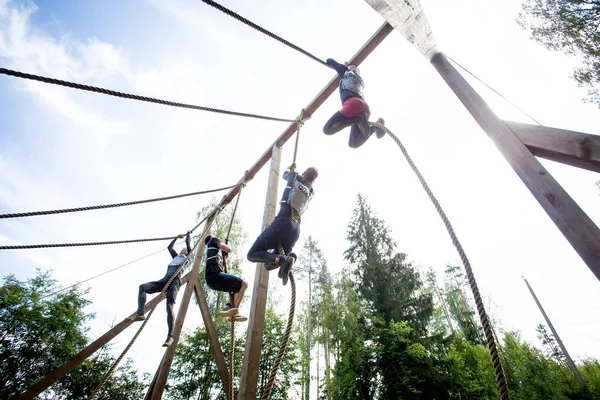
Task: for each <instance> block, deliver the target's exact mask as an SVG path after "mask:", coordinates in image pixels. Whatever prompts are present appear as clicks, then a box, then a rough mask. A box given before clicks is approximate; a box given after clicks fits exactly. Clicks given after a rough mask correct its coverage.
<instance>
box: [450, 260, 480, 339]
mask: <svg viewBox="0 0 600 400" xmlns="http://www.w3.org/2000/svg"><path fill="white" fill-rule="evenodd" d="M445 274H446V279H445V285H444V286H445V287H444V291H445V295H446V304H447V305H448V310H449V313H450V316H451V318H452V320H453V321H454V322H455V323H456V325H457V326H458V328H459V329H460V331H461V332H462V334H463V335H464V337H465V338H466V339H467V340H469V341H471V342H473V343H478V344H484V343H485V339H484V337H483V330H482V328H481V327H480V325H479V323H478V321H477V319H476V316H475V311H474V304H469V302H468V301H467V298H471V296H469V297H467V296H468V295H467V293H466V288H467V287H468V286H467V278H466V276H465V275H464V274H463V273H462V271H461V268H460V267H457V266H451V265H448V266H447V267H446V271H445Z"/></svg>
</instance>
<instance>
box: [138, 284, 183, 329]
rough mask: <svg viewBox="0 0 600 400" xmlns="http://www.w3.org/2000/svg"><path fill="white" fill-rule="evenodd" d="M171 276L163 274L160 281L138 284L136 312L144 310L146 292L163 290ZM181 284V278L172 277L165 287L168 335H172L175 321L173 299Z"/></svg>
mask: <svg viewBox="0 0 600 400" xmlns="http://www.w3.org/2000/svg"><path fill="white" fill-rule="evenodd" d="M170 278H171V277H170V276H165V277H164V278H162V279H161V280H160V281H154V282H148V283H144V284H143V285H140V292H139V294H138V312H139V311H141V312H144V304H146V294H152V293H158V292H160V291H162V290H163V288H164V287H165V284H166V283H167V282H168V281H169V279H170ZM180 286H181V279H180V278H179V277H177V278H175V279H173V282H171V284H170V285H169V289H167V326H168V327H169V333H168V335H169V336H172V335H173V323H174V322H175V312H174V311H173V306H174V305H175V299H176V298H177V292H179V287H180Z"/></svg>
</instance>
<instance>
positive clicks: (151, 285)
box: [133, 231, 192, 347]
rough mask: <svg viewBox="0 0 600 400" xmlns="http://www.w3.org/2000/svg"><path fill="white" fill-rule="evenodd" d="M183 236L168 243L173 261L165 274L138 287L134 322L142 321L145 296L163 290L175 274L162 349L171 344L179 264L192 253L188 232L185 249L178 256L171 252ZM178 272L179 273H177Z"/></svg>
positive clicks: (179, 274) (181, 271)
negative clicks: (166, 330) (166, 332)
mask: <svg viewBox="0 0 600 400" xmlns="http://www.w3.org/2000/svg"><path fill="white" fill-rule="evenodd" d="M183 236H184V235H183V234H180V235H178V236H175V238H174V239H173V240H172V241H171V243H169V246H168V247H167V250H169V253H170V254H171V257H173V260H172V261H171V262H170V263H169V266H168V267H167V273H166V274H165V276H164V277H163V278H162V279H160V280H158V281H152V282H147V283H144V284H142V285H140V291H139V294H138V309H137V312H136V313H135V316H134V318H133V320H134V321H143V320H144V319H145V317H144V305H145V304H146V295H147V294H152V293H158V292H161V291H162V290H163V288H164V287H165V285H166V284H167V282H168V281H169V279H171V277H172V276H173V275H174V274H175V273H177V276H176V277H175V278H174V279H173V281H172V282H171V284H170V285H169V288H168V289H167V326H168V328H169V330H168V334H167V340H166V341H165V343H164V344H163V347H168V346H170V345H171V344H172V343H173V323H174V321H175V312H174V311H173V306H174V305H175V300H176V299H177V292H179V287H180V286H181V275H182V273H183V270H184V268H181V269H179V267H180V266H181V264H183V262H184V261H185V260H186V258H187V255H188V254H189V253H191V252H192V246H191V244H190V232H189V231H188V233H187V235H186V236H185V248H183V249H182V250H181V251H180V252H179V254H177V252H176V251H175V250H173V245H175V242H176V241H177V239H182V238H183ZM177 270H179V272H177Z"/></svg>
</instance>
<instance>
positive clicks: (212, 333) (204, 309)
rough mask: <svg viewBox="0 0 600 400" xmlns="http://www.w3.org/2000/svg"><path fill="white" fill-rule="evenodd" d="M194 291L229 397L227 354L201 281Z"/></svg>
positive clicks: (224, 388) (224, 389)
mask: <svg viewBox="0 0 600 400" xmlns="http://www.w3.org/2000/svg"><path fill="white" fill-rule="evenodd" d="M194 293H195V294H196V300H197V301H198V307H200V312H201V314H202V320H203V321H204V327H205V328H206V333H207V334H208V341H209V343H210V350H211V351H212V353H213V357H214V358H215V362H216V364H217V370H218V371H219V376H220V377H221V382H222V383H223V391H224V392H225V394H226V396H227V398H229V387H230V386H229V370H228V369H227V361H226V360H225V355H223V349H222V348H221V343H220V342H219V337H218V336H217V331H216V330H215V324H214V323H213V320H212V317H211V315H210V309H209V308H208V303H207V301H206V295H205V294H204V288H203V287H202V283H201V282H197V283H196V285H194Z"/></svg>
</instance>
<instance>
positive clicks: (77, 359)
mask: <svg viewBox="0 0 600 400" xmlns="http://www.w3.org/2000/svg"><path fill="white" fill-rule="evenodd" d="M189 279H190V274H189V273H188V274H186V275H185V276H183V277H182V278H181V283H182V284H184V283H186V282H188V281H189ZM165 298H166V296H157V297H155V298H153V299H152V300H150V301H149V302H147V303H146V305H145V306H144V314H146V313H147V312H149V311H150V310H151V309H152V308H153V307H154V306H155V305H157V304H158V303H160V302H161V301H163V300H164V299H165ZM134 315H135V313H134V314H131V315H130V316H129V317H127V318H125V319H123V320H122V321H121V322H119V323H118V324H117V325H115V326H114V327H113V328H111V329H110V330H108V331H107V332H106V333H105V334H104V335H102V336H100V337H99V338H98V339H96V340H94V341H93V342H92V343H90V344H89V345H87V346H86V347H85V348H84V349H83V350H81V351H80V352H79V353H77V354H76V355H74V356H73V358H71V359H70V360H68V361H66V362H65V363H64V364H63V365H61V366H60V367H58V368H56V369H55V370H54V371H52V372H51V373H50V374H49V375H48V376H46V377H45V378H44V379H42V380H41V381H39V382H38V383H36V384H35V385H33V386H32V387H31V389H29V390H28V391H27V392H25V393H23V394H22V395H20V396H18V397H16V398H15V400H33V399H34V398H35V397H36V396H37V395H39V394H40V393H42V392H43V391H44V390H46V389H48V388H49V387H50V386H52V384H54V383H55V382H56V381H58V380H59V379H60V378H62V377H63V376H65V375H66V374H68V373H69V372H70V371H71V370H72V369H73V368H75V367H77V366H78V365H79V364H81V363H82V362H83V361H85V360H86V359H87V358H88V357H90V356H91V355H92V354H94V353H95V352H96V351H98V350H99V349H100V348H101V347H102V346H104V345H105V344H107V343H108V342H110V341H111V340H112V339H114V338H115V337H116V336H117V335H119V334H120V333H121V332H123V331H124V330H125V329H126V328H128V327H129V326H130V325H131V324H133V320H132V319H130V318H131V317H133V316H134Z"/></svg>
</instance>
